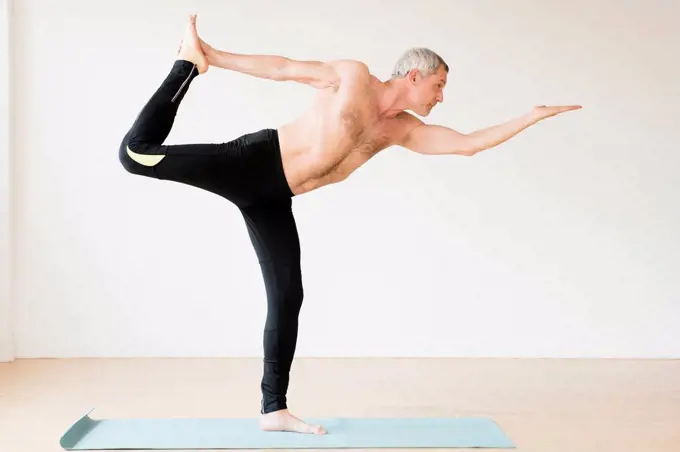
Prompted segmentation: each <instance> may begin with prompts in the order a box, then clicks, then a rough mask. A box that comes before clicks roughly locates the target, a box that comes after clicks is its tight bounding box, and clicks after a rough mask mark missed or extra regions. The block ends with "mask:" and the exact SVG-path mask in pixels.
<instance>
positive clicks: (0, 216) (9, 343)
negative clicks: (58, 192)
mask: <svg viewBox="0 0 680 452" xmlns="http://www.w3.org/2000/svg"><path fill="white" fill-rule="evenodd" d="M9 18H10V3H9V0H0V362H6V361H12V360H13V358H14V342H13V336H12V324H11V321H10V318H11V315H12V306H11V301H12V300H11V298H10V295H11V291H10V289H11V253H10V249H11V247H10V243H11V242H10V224H11V218H12V217H11V215H10V196H11V193H10V183H11V181H10V156H9V152H10V88H9V87H10V64H9V61H10V60H9Z"/></svg>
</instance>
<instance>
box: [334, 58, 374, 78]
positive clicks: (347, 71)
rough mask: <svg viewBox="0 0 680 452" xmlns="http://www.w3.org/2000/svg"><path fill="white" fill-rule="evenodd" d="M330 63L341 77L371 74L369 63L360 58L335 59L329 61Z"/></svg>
mask: <svg viewBox="0 0 680 452" xmlns="http://www.w3.org/2000/svg"><path fill="white" fill-rule="evenodd" d="M328 65H330V66H331V67H332V68H333V69H334V70H335V72H336V73H337V74H338V75H339V76H340V77H341V78H345V77H361V76H370V75H371V71H370V69H369V68H368V65H367V64H366V63H364V62H363V61H359V60H350V59H340V60H333V61H329V62H328Z"/></svg>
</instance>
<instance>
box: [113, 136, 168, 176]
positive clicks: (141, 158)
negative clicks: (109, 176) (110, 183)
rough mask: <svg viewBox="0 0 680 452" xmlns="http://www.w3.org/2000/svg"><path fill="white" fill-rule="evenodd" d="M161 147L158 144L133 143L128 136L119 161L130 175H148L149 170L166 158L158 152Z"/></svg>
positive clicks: (121, 146)
mask: <svg viewBox="0 0 680 452" xmlns="http://www.w3.org/2000/svg"><path fill="white" fill-rule="evenodd" d="M160 147H161V146H160V145H157V144H148V143H131V142H130V141H129V140H128V138H127V135H126V136H125V138H123V141H122V142H121V144H120V147H119V149H118V160H119V161H120V163H121V165H123V168H125V170H126V171H128V172H129V173H132V174H140V175H148V171H149V168H152V167H154V166H156V165H158V164H159V163H160V162H161V160H163V158H165V155H164V154H161V153H159V152H158V150H159V149H160Z"/></svg>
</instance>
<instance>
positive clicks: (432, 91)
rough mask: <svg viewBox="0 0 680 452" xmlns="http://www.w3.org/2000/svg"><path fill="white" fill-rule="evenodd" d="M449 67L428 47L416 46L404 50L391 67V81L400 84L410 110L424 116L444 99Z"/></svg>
mask: <svg viewBox="0 0 680 452" xmlns="http://www.w3.org/2000/svg"><path fill="white" fill-rule="evenodd" d="M448 72H449V66H448V64H446V62H445V61H444V59H443V58H442V57H441V56H439V55H438V54H437V53H435V52H433V51H432V50H430V49H427V48H423V47H415V48H412V49H409V50H407V51H406V52H404V53H403V54H402V55H401V57H399V59H398V60H397V62H396V64H395V65H394V69H393V70H392V80H400V83H403V85H404V90H405V95H406V102H407V103H408V105H409V110H413V111H414V112H415V113H417V114H419V115H421V116H427V115H428V114H430V111H432V108H434V106H435V105H436V104H437V102H443V101H444V91H443V90H444V86H445V85H446V81H447V75H448Z"/></svg>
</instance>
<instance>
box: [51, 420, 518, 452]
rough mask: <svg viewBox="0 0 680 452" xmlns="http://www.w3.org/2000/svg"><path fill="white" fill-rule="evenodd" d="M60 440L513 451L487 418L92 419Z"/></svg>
mask: <svg viewBox="0 0 680 452" xmlns="http://www.w3.org/2000/svg"><path fill="white" fill-rule="evenodd" d="M89 414H90V413H88V414H86V415H85V416H83V417H82V418H81V419H80V420H78V421H77V422H76V423H75V424H73V426H72V427H71V428H70V429H69V430H68V431H67V432H66V433H65V434H64V435H63V436H62V438H61V441H60V444H61V447H62V448H64V449H65V450H119V449H280V448H286V449H305V448H315V449H324V448H344V449H348V448H402V447H408V448H426V447H427V448H429V447H441V448H454V447H468V448H472V447H475V448H481V447H487V448H514V447H515V446H514V444H513V443H512V441H510V439H508V437H507V436H506V435H505V434H504V433H503V431H502V430H501V429H500V428H499V427H498V425H496V423H495V422H494V421H493V420H491V419H487V418H362V419H355V418H325V419H324V418H321V419H319V418H317V419H309V421H310V422H313V423H318V424H321V425H323V426H324V428H325V429H326V430H327V432H328V433H327V434H325V435H311V434H301V433H290V432H263V431H261V430H260V429H259V428H258V421H257V419H254V418H253V419H210V418H207V419H111V420H108V419H104V420H98V419H93V418H91V417H90V416H89Z"/></svg>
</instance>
